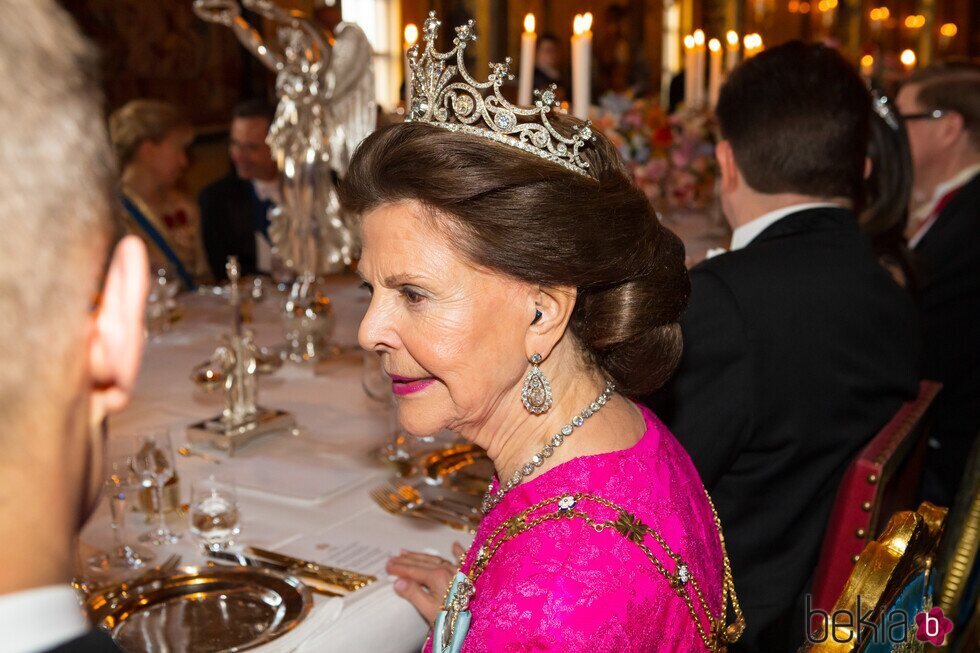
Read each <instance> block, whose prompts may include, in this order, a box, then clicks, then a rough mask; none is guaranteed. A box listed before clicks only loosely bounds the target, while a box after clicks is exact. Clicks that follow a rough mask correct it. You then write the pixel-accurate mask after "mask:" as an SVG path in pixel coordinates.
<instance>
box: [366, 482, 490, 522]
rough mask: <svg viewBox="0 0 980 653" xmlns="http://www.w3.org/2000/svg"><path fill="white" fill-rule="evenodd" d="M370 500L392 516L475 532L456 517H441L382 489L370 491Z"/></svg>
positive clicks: (426, 508) (424, 507)
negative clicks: (406, 516)
mask: <svg viewBox="0 0 980 653" xmlns="http://www.w3.org/2000/svg"><path fill="white" fill-rule="evenodd" d="M371 498H372V499H374V502H375V503H377V504H378V505H379V506H380V507H381V508H382V509H383V510H384V511H385V512H388V513H391V514H392V515H408V516H410V517H416V518H418V519H425V520H428V521H433V522H436V523H439V524H443V525H445V526H449V527H450V528H454V529H456V530H459V531H466V532H468V533H473V532H475V530H476V529H475V528H474V527H473V525H472V524H469V523H467V522H465V521H464V520H462V519H460V518H459V517H458V516H449V515H442V514H439V513H437V512H434V511H432V510H431V509H428V508H429V507H426V506H420V505H418V504H411V503H409V502H407V501H406V500H404V499H402V498H401V497H399V496H397V495H393V494H391V493H390V492H388V491H387V490H386V489H385V488H384V487H378V488H375V489H373V490H372V491H371Z"/></svg>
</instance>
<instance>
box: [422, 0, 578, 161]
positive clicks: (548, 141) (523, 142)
mask: <svg viewBox="0 0 980 653" xmlns="http://www.w3.org/2000/svg"><path fill="white" fill-rule="evenodd" d="M441 24H442V23H441V22H440V21H439V20H438V19H437V18H436V12H434V11H430V12H429V17H428V18H427V19H426V21H425V24H424V25H423V28H422V34H423V38H424V40H425V50H424V51H420V48H419V46H418V45H417V44H416V45H413V46H412V47H411V48H409V50H408V64H409V68H410V69H411V71H412V106H411V107H410V110H409V114H408V117H407V118H406V122H424V123H428V124H430V125H436V126H438V127H442V128H444V129H448V130H450V131H458V132H464V133H467V134H475V135H477V136H482V137H484V138H489V139H491V140H494V141H496V142H498V143H503V144H505V145H510V146H512V147H516V148H518V149H520V150H523V151H525V152H529V153H531V154H535V155H537V156H540V157H541V158H543V159H547V160H549V161H552V162H554V163H557V164H558V165H561V166H564V167H565V168H567V169H569V170H572V171H573V172H577V173H579V174H582V175H588V168H589V162H588V161H586V160H585V159H583V158H582V157H581V155H580V153H579V151H580V150H581V149H582V148H583V147H585V146H586V145H587V144H588V142H589V141H591V140H592V138H593V137H594V134H593V131H592V123H591V122H586V123H585V125H583V126H581V127H579V126H576V127H574V132H573V133H572V135H571V137H570V138H566V137H565V136H562V135H561V134H560V133H558V131H557V130H556V129H555V128H554V126H553V125H552V124H551V122H550V121H549V120H548V114H549V113H550V112H551V111H552V110H554V109H555V108H556V107H558V106H559V103H558V101H557V99H556V97H555V87H554V85H552V86H551V87H550V88H547V89H545V90H543V91H535V92H534V96H535V100H534V107H531V108H521V107H517V106H514V105H512V104H511V103H510V102H508V101H507V100H506V99H505V98H504V96H503V95H502V94H501V92H500V87H501V86H502V85H503V83H504V82H505V81H507V80H511V79H513V78H514V76H513V75H512V74H511V73H510V63H511V59H510V57H507V58H506V59H505V60H504V63H491V64H490V76H489V77H488V78H487V81H485V82H478V81H476V80H475V79H473V77H471V76H470V74H469V72H468V71H467V70H466V65H465V63H464V60H463V55H464V53H465V51H466V46H467V45H468V44H469V43H470V42H471V41H475V40H476V32H475V31H474V29H473V28H474V25H475V23H474V21H472V20H471V21H469V22H468V23H466V24H465V25H460V26H459V27H457V28H456V38H454V39H453V48H452V49H451V50H450V51H449V52H438V51H437V50H436V47H435V42H436V36H437V35H438V32H439V26H440V25H441ZM454 60H455V63H454ZM457 75H458V79H457ZM487 89H490V90H491V92H490V93H489V94H487V95H484V91H485V90H487ZM520 118H530V120H527V121H525V122H521V121H520Z"/></svg>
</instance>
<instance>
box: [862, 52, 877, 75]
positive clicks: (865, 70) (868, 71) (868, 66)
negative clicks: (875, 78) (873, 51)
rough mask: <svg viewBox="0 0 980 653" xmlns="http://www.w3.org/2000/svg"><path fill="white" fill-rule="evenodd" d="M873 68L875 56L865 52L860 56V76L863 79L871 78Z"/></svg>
mask: <svg viewBox="0 0 980 653" xmlns="http://www.w3.org/2000/svg"><path fill="white" fill-rule="evenodd" d="M874 69H875V58H874V57H872V56H871V55H870V54H866V55H864V56H863V57H861V77H864V78H865V79H871V75H872V74H873V73H874Z"/></svg>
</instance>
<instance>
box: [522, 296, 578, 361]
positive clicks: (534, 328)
mask: <svg viewBox="0 0 980 653" xmlns="http://www.w3.org/2000/svg"><path fill="white" fill-rule="evenodd" d="M577 295H578V293H577V291H576V290H575V288H572V287H567V286H556V287H548V286H541V287H540V288H538V291H537V293H535V295H534V309H533V310H534V313H533V315H531V316H530V319H529V320H528V322H529V324H528V329H527V337H526V342H527V344H526V348H527V351H526V355H527V357H528V358H530V357H531V355H532V354H541V356H542V357H543V358H548V355H549V354H550V353H551V350H552V349H554V347H555V345H556V344H558V341H559V340H561V337H562V335H563V334H564V333H565V329H566V328H567V326H568V321H569V320H570V319H571V317H572V310H573V309H574V308H575V298H576V297H577Z"/></svg>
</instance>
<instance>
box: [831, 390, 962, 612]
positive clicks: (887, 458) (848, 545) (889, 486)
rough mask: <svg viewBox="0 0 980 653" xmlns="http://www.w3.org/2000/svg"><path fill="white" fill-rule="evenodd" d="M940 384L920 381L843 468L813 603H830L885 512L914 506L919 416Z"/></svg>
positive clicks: (921, 436)
mask: <svg viewBox="0 0 980 653" xmlns="http://www.w3.org/2000/svg"><path fill="white" fill-rule="evenodd" d="M941 387H942V385H941V384H939V383H936V382H934V381H922V382H921V383H919V395H918V396H917V397H916V398H915V400H914V401H910V402H908V403H905V404H902V407H901V408H899V409H898V412H897V413H895V416H894V417H892V418H891V420H889V421H888V423H887V424H885V426H884V428H882V429H881V431H879V432H878V435H876V436H875V437H874V438H873V439H872V440H871V442H869V443H868V444H867V445H866V446H865V447H864V449H862V450H861V452H860V453H859V454H858V456H857V458H855V459H854V461H853V462H851V464H850V466H849V467H848V468H847V471H846V472H845V473H844V479H843V481H841V485H840V488H839V489H838V490H837V499H836V501H835V502H834V508H833V511H832V512H831V513H830V521H829V522H828V523H827V530H826V532H825V534H824V539H823V545H822V546H821V549H820V558H819V560H818V562H817V568H816V571H815V572H814V576H813V603H812V605H813V607H815V608H819V609H821V610H830V609H831V608H833V606H834V602H835V601H836V600H837V597H838V596H839V595H840V593H841V590H842V589H843V588H844V584H845V583H846V582H847V578H848V576H850V574H851V570H852V569H853V568H854V563H855V562H856V561H857V559H858V557H859V556H860V555H861V551H863V550H864V547H865V545H866V544H867V543H868V542H870V541H871V540H872V539H874V538H875V537H876V536H877V535H878V534H879V532H880V531H881V529H882V528H883V527H884V526H885V521H886V520H887V519H888V517H889V516H890V515H892V514H894V513H895V512H898V511H900V510H915V507H916V501H917V495H918V492H919V484H920V482H921V478H922V461H923V458H924V454H925V447H926V433H925V431H926V428H925V422H924V420H923V416H924V415H925V413H926V411H927V410H928V408H929V405H930V404H931V403H932V400H933V399H934V398H935V397H936V394H937V393H938V392H939V390H940V388H941Z"/></svg>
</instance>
